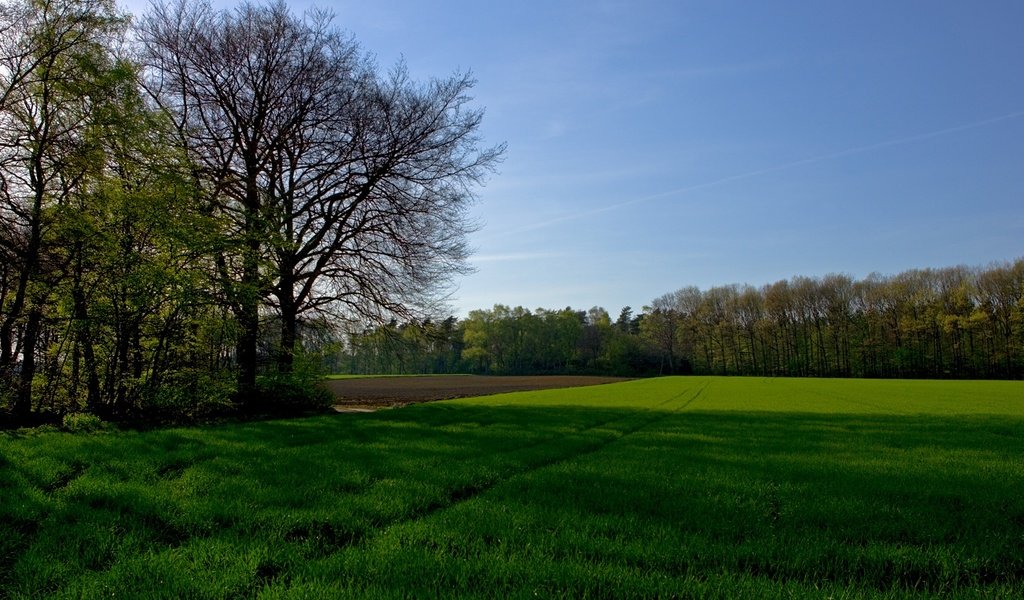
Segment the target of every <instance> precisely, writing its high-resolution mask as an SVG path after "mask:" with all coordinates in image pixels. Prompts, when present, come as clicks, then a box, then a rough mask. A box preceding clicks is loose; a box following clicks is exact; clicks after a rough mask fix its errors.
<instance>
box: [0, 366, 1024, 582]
mask: <svg viewBox="0 0 1024 600" xmlns="http://www.w3.org/2000/svg"><path fill="white" fill-rule="evenodd" d="M886 383H889V384H893V385H892V386H891V387H889V386H886V385H884V384H886ZM952 383H959V382H952ZM947 385H948V384H946V383H938V382H854V381H846V382H840V381H821V380H817V381H815V380H768V381H764V380H754V379H713V378H685V379H659V380H646V381H637V382H630V383H624V384H614V385H608V386H599V387H594V388H582V389H574V390H551V391H545V392H531V393H518V394H507V395H501V396H492V397H487V398H481V399H464V400H459V401H452V402H442V403H435V404H428V405H419V406H414V407H409V408H405V409H402V410H394V411H385V412H381V413H374V414H364V415H343V416H322V417H313V418H306V419H297V420H291V421H271V422H261V423H247V424H241V425H238V424H235V425H225V426H219V427H213V428H208V429H168V430H161V431H149V432H141V433H140V432H123V433H98V434H92V435H69V434H62V433H45V434H29V435H26V436H21V437H17V436H10V435H7V436H0V498H2V500H3V501H2V503H0V596H2V597H37V596H54V597H76V598H77V597H83V596H84V597H97V596H101V595H103V596H111V595H114V596H116V597H146V598H154V597H166V598H176V597H194V598H229V597H252V596H260V597H267V598H288V597H294V598H318V597H450V596H453V595H457V596H462V597H474V596H476V597H504V596H508V597H527V596H529V597H536V596H540V597H566V598H569V597H572V598H579V597H592V598H623V597H659V596H660V597H670V596H679V597H697V598H701V597H705V598H729V597H778V598H781V597H814V598H818V597H828V596H832V597H834V598H842V597H845V598H860V597H865V598H868V597H872V598H873V597H904V596H915V597H919V596H935V597H965V598H968V597H978V598H982V597H1016V596H1020V595H1021V594H1022V592H1024V554H1022V553H1021V551H1020V548H1021V547H1024V499H1022V495H1021V493H1020V490H1021V489H1024V416H1022V413H1024V407H1022V406H1021V398H1022V397H1024V394H1022V393H1021V392H1022V391H1024V387H1022V386H1021V384H1020V383H1014V382H1010V383H1009V384H1006V383H1000V382H992V383H989V382H985V383H982V382H975V383H973V384H965V385H963V386H962V387H957V386H953V387H946V386H947ZM930 408H931V409H932V410H931V412H929V409H930Z"/></svg>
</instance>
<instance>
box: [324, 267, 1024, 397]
mask: <svg viewBox="0 0 1024 600" xmlns="http://www.w3.org/2000/svg"><path fill="white" fill-rule="evenodd" d="M335 366H336V367H337V368H340V369H342V370H345V371H349V372H354V373H359V372H365V373H370V372H373V373H450V372H468V373H494V374H527V373H530V374H538V373H595V374H598V373H599V374H615V375H632V376H642V375H650V374H668V373H681V374H685V373H694V374H717V375H763V376H801V377H803V376H814V377H920V378H1021V377H1024V259H1018V260H1016V261H1014V262H1012V263H1004V264H996V265H992V266H990V267H987V268H968V267H951V268H946V269H924V270H912V271H907V272H904V273H900V274H898V275H894V276H888V277H885V276H879V275H871V276H869V277H867V278H865V279H862V280H854V279H853V278H851V277H848V276H845V275H828V276H825V277H821V278H811V277H794V278H792V279H789V280H784V281H778V282H775V283H772V284H769V285H765V286H762V287H760V288H756V287H752V286H749V285H729V286H719V287H713V288H711V289H708V290H703V291H702V290H700V289H697V288H695V287H686V288H682V289H680V290H678V291H676V292H673V293H670V294H666V295H664V296H661V297H660V298H657V299H656V300H654V301H653V302H652V303H651V305H650V306H646V307H644V309H643V311H642V312H641V313H640V314H638V315H636V316H634V315H633V313H632V310H631V309H630V308H629V307H627V308H625V309H623V311H622V313H621V314H620V315H619V316H618V318H617V319H616V320H615V321H614V322H613V321H612V319H611V318H610V316H609V315H608V313H607V311H605V310H604V309H602V308H599V307H595V308H592V309H590V310H588V311H577V310H573V309H571V308H566V309H563V310H545V309H538V310H536V311H529V310H526V309H523V308H521V307H519V308H509V307H507V306H501V305H499V306H495V307H494V308H493V309H491V310H477V311H473V312H471V313H469V315H468V316H467V318H466V319H464V320H462V321H456V320H455V319H452V318H450V319H448V320H446V321H444V322H443V323H442V324H440V325H439V324H434V323H430V322H426V323H419V324H417V323H407V324H403V325H398V324H396V323H392V324H390V325H388V326H387V327H383V328H369V329H366V330H364V331H362V332H359V333H358V334H355V335H352V336H351V338H350V340H349V343H348V344H347V345H346V349H345V350H344V351H343V352H342V353H341V354H340V355H339V357H338V358H337V363H336V365H335Z"/></svg>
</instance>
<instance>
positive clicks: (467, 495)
mask: <svg viewBox="0 0 1024 600" xmlns="http://www.w3.org/2000/svg"><path fill="white" fill-rule="evenodd" d="M707 387H708V384H707V383H705V384H704V385H702V386H701V387H700V388H698V389H696V390H695V391H694V390H691V389H690V388H684V389H683V390H682V391H680V392H679V393H678V394H675V395H673V396H671V397H669V398H667V399H666V400H664V401H662V402H659V403H658V404H655V405H653V406H649V407H644V408H641V409H638V410H636V411H633V412H631V413H629V414H627V415H625V416H616V417H613V418H611V419H606V420H604V421H601V422H598V423H594V424H591V425H587V426H585V427H579V428H577V429H575V430H574V431H571V432H569V433H566V434H564V435H560V436H558V437H555V438H548V439H544V440H539V441H537V442H535V443H532V444H526V445H523V446H518V447H516V448H515V449H514V450H511V451H509V452H502V454H510V453H512V452H522V451H523V450H529V449H532V448H539V447H542V446H546V445H550V444H556V443H559V442H561V441H564V440H565V439H567V438H569V437H570V436H574V435H576V436H578V435H581V434H585V433H587V432H591V431H597V430H600V429H602V428H606V427H607V426H609V425H610V424H613V423H618V422H628V421H629V420H631V419H634V418H637V417H645V418H642V419H640V420H639V422H637V423H635V424H633V425H630V426H627V427H625V428H623V429H622V430H612V431H610V432H609V433H610V435H608V436H607V437H604V438H602V439H599V440H596V441H594V442H591V443H587V444H584V445H583V447H582V448H579V449H578V450H576V451H574V452H570V453H568V454H563V455H559V456H551V457H548V458H544V459H541V460H538V461H536V462H532V463H530V464H528V465H526V466H525V467H522V468H518V469H510V470H508V471H506V472H504V473H501V474H499V475H497V476H495V477H493V478H490V479H488V480H485V481H479V482H472V483H468V484H466V485H462V486H457V487H455V488H453V489H451V490H449V491H448V492H447V493H446V494H445V495H443V496H442V497H439V498H436V499H435V500H433V501H431V502H429V503H427V504H425V505H423V506H421V507H417V508H414V509H413V510H411V511H410V512H408V513H406V514H404V515H402V516H400V517H397V518H394V519H388V520H385V521H382V522H378V523H374V527H373V529H370V530H362V531H347V532H340V534H339V533H338V532H335V534H333V535H331V536H330V537H332V538H334V539H335V543H334V544H330V546H331V548H330V550H331V551H339V550H342V549H344V548H347V547H352V546H358V545H361V544H363V543H365V542H367V541H368V540H370V539H372V538H374V537H376V536H377V535H379V534H380V533H381V532H383V531H384V530H386V529H388V528H390V527H393V526H396V525H403V524H407V523H414V522H416V521H420V520H422V519H426V518H428V517H430V516H432V515H434V514H437V513H440V512H442V511H445V510H448V509H451V508H455V507H457V506H459V505H461V504H463V503H464V502H468V501H470V500H472V499H474V498H476V497H477V496H480V495H481V494H483V493H485V492H487V491H489V490H491V489H492V488H494V487H496V486H498V485H500V484H502V483H505V482H508V481H511V480H512V479H514V478H516V477H520V476H522V475H528V474H530V473H534V472H536V471H539V470H541V469H545V468H547V467H551V466H553V465H557V464H561V463H565V462H568V461H571V460H575V459H578V458H581V457H585V456H589V455H591V454H595V453H597V452H600V451H601V450H603V449H605V448H607V447H608V446H610V445H611V444H613V443H615V442H617V441H619V440H622V439H624V438H626V437H628V436H631V435H634V434H636V433H638V432H640V431H642V430H644V429H646V428H648V427H650V426H651V425H653V424H655V423H657V422H659V421H663V420H664V419H666V418H668V417H669V416H672V415H675V414H678V413H680V412H682V411H684V410H686V409H687V408H688V407H690V406H691V405H692V404H693V402H694V401H696V400H697V399H698V398H700V397H701V396H702V395H703V393H704V390H705V389H706V388H707ZM691 394H692V395H691ZM687 396H689V397H687ZM679 399H684V401H683V402H682V404H680V405H679V406H676V407H674V408H671V409H670V410H664V408H665V407H667V406H669V405H670V404H671V403H673V402H675V401H677V400H679ZM371 485H372V484H371Z"/></svg>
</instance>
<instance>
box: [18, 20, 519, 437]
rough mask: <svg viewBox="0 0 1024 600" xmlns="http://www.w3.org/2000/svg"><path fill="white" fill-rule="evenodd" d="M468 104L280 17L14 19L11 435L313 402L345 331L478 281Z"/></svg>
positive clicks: (329, 30)
mask: <svg viewBox="0 0 1024 600" xmlns="http://www.w3.org/2000/svg"><path fill="white" fill-rule="evenodd" d="M472 86H473V81H472V80H471V79H470V78H469V77H467V76H465V75H454V76H451V77H448V78H444V79H436V80H431V81H428V82H416V81H412V80H410V79H409V77H408V76H407V74H406V72H405V69H404V68H403V67H402V66H401V65H398V66H396V67H395V68H393V69H391V70H390V71H388V72H382V71H380V69H378V67H377V66H376V64H375V63H374V62H373V61H372V60H371V59H370V58H369V57H368V55H366V54H365V53H363V51H362V50H361V49H360V48H359V46H358V45H357V44H356V43H355V41H353V40H352V39H351V37H349V36H348V35H346V34H344V33H342V32H341V31H340V30H338V29H336V28H335V27H333V26H332V25H331V20H330V17H329V16H328V15H327V14H326V13H320V12H315V11H313V12H309V13H306V14H305V15H303V16H301V17H299V16H295V15H293V14H292V13H291V12H290V11H289V10H288V9H287V7H286V6H285V5H284V4H282V3H268V4H249V3H244V4H241V5H240V6H239V7H238V8H236V9H233V10H214V9H213V8H212V7H211V6H210V5H209V4H208V3H206V2H203V1H201V0H173V1H172V2H170V3H162V2H158V3H155V4H154V5H152V6H151V7H150V9H149V11H148V12H147V13H146V14H145V15H143V16H141V17H140V18H139V19H138V20H136V21H135V22H134V23H133V22H132V21H131V19H129V18H128V17H127V16H126V14H124V13H122V12H120V11H119V10H118V9H117V7H116V6H115V5H114V4H113V3H112V2H110V1H108V0H0V420H3V421H5V422H7V423H25V422H32V421H38V420H43V419H54V418H59V417H61V416H62V415H65V414H68V413H79V412H88V413H92V414H94V415H99V416H102V417H104V418H120V419H135V418H142V419H147V418H160V417H161V416H163V415H167V416H171V417H180V416H190V415H191V416H195V415H198V414H201V413H204V412H209V411H217V410H222V409H233V408H238V407H242V408H245V407H249V408H252V407H259V406H260V405H261V403H276V402H282V401H289V400H294V401H302V402H304V401H316V398H315V396H316V395H317V392H316V391H315V390H314V389H313V388H312V386H311V385H309V384H310V383H311V381H312V375H308V370H307V369H306V366H308V365H315V366H319V361H320V357H317V356H309V352H308V351H309V349H310V348H311V347H314V346H317V347H321V346H323V344H322V342H323V340H324V339H332V338H333V334H332V329H333V328H335V327H336V326H337V324H339V323H344V322H346V321H347V320H354V319H359V320H361V321H369V322H387V320H388V319H390V318H401V319H404V320H409V319H412V318H415V317H417V316H418V315H420V314H424V313H425V311H426V309H427V307H429V306H431V305H432V302H433V300H434V298H435V296H436V293H437V292H444V290H445V289H446V286H447V285H448V284H449V283H450V279H451V277H452V276H453V275H455V274H457V273H460V272H463V271H464V270H465V259H466V256H467V250H466V241H465V235H466V232H467V231H468V229H469V228H468V226H467V220H466V218H465V213H466V210H467V208H468V206H469V204H470V203H471V202H472V200H473V198H474V196H473V193H474V192H473V190H474V189H475V187H476V184H477V183H479V181H480V179H481V178H482V177H483V176H484V175H485V174H486V173H487V172H489V171H490V170H491V168H492V166H493V164H494V163H495V162H496V161H497V160H498V159H499V158H500V155H501V153H502V148H501V147H496V148H481V147H480V146H479V144H480V142H479V139H478V136H477V130H478V127H479V124H480V122H481V118H482V113H481V112H480V111H479V110H476V109H473V108H471V107H470V106H469V98H468V96H467V93H468V91H469V90H470V88H471V87H472ZM324 347H326V346H324ZM307 375H308V376H307Z"/></svg>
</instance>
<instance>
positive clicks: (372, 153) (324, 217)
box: [0, 0, 1024, 424]
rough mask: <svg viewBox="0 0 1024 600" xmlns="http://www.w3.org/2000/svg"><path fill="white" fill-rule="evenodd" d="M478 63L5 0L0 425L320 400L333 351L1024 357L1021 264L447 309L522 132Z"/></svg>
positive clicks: (793, 365)
mask: <svg viewBox="0 0 1024 600" xmlns="http://www.w3.org/2000/svg"><path fill="white" fill-rule="evenodd" d="M473 83H474V82H473V80H472V79H471V78H470V77H469V76H468V75H466V74H455V75H452V76H449V77H445V78H440V79H431V80H429V81H426V82H418V81H413V80H411V79H410V77H409V76H408V74H407V72H406V70H405V69H404V68H403V66H402V65H401V64H399V65H396V66H394V67H392V68H391V69H389V70H386V71H384V70H381V69H380V68H379V67H378V66H377V65H376V64H375V63H374V62H373V60H372V59H371V58H369V57H368V55H367V54H366V53H365V52H363V50H362V49H361V48H360V47H359V45H358V44H357V43H356V42H355V41H354V40H353V39H351V38H350V37H349V36H347V35H345V34H343V33H341V32H340V30H338V29H337V28H335V27H334V26H333V25H332V23H331V19H330V17H329V16H328V15H327V14H325V13H319V12H315V11H313V12H309V13H306V14H304V15H302V16H296V15H294V14H293V13H291V12H290V11H289V10H288V9H287V7H286V6H285V5H284V4H281V3H270V4H241V5H240V6H239V7H237V8H234V9H228V10H215V9H213V8H212V7H211V6H210V5H209V4H207V3H205V2H203V1H201V0H174V1H172V2H169V3H162V2H158V3H156V4H154V5H153V6H151V7H150V9H149V10H148V12H147V13H146V14H144V15H142V16H141V17H139V18H138V19H135V20H132V19H129V18H128V17H127V16H126V15H125V14H124V13H122V12H120V11H119V10H118V8H117V7H116V5H114V4H113V3H112V2H110V1H108V0H0V420H2V421H3V422H4V423H6V424H20V423H31V422H38V421H41V420H53V419H59V418H61V417H63V416H65V415H68V414H75V413H82V412H85V413H91V414H93V415H97V416H101V417H103V418H116V419H146V420H149V419H164V418H170V419H181V418H186V419H188V418H197V417H203V416H204V415H208V414H211V413H221V412H225V411H234V410H239V409H243V410H245V409H252V410H256V411H261V410H266V409H272V408H276V407H279V406H281V405H303V404H308V403H310V402H313V403H315V402H318V401H322V400H325V399H324V398H322V397H320V393H319V392H318V391H317V388H316V386H315V385H314V383H315V382H316V380H317V378H318V377H319V375H320V374H321V373H323V372H324V371H333V372H352V373H451V372H470V373H502V374H515V373H524V374H525V373H605V374H618V375H631V376H632V375H652V374H664V373H714V374H757V375H798V376H844V377H845V376H852V377H861V376H866V377H1000V378H1019V377H1021V376H1022V375H1024V300H1022V289H1024V261H1022V260H1017V261H1016V262H1014V263H1012V264H997V265H992V266H990V267H987V268H964V267H956V268H949V269H941V270H923V271H910V272H906V273H902V274H899V275H896V276H892V277H880V276H872V277H869V278H867V279H865V280H862V281H854V280H852V279H851V278H849V277H846V276H842V275H830V276H827V277H824V278H821V279H816V278H806V277H798V278H794V279H792V280H789V281H781V282H777V283H774V284H771V285H767V286H764V287H762V288H753V287H749V286H726V287H716V288H712V289H710V290H706V291H701V290H698V289H696V288H684V289H681V290H679V291H678V292H675V293H672V294H667V295H665V296H663V297H661V298H658V299H655V300H654V301H653V302H652V303H651V305H650V306H648V307H644V308H643V309H642V310H641V311H639V312H638V313H636V314H634V312H633V311H632V310H631V309H628V308H627V309H624V310H623V311H622V313H621V314H619V315H618V316H617V317H616V318H614V319H613V318H612V317H611V316H610V315H608V313H607V312H606V311H605V310H603V309H601V308H592V309H590V310H585V311H579V310H573V309H570V308H566V309H562V310H544V309H537V310H532V311H531V310H526V309H523V308H509V307H505V306H495V307H494V308H493V309H489V310H477V311H473V312H471V313H469V315H468V316H467V317H466V318H465V319H461V320H458V319H455V318H452V317H449V318H444V316H443V315H445V314H446V313H445V312H444V308H443V304H440V305H439V304H438V303H437V299H438V298H443V297H445V294H446V292H447V291H448V290H450V284H451V283H452V281H453V280H454V277H455V276H457V275H459V274H461V273H464V272H465V271H466V270H467V265H466V259H467V257H468V254H469V251H468V248H467V245H466V236H467V234H468V233H469V232H470V231H471V230H472V224H471V222H470V221H469V220H468V219H467V211H468V209H469V207H470V205H471V204H472V202H473V200H474V198H475V193H476V189H477V187H478V185H479V184H480V183H481V182H482V180H483V179H484V178H485V177H486V176H487V175H488V174H489V173H491V172H492V171H493V169H494V167H495V165H496V164H497V163H498V162H499V161H500V159H501V156H502V154H503V152H504V147H503V146H500V145H499V146H494V147H488V146H485V145H483V143H482V141H481V140H480V139H479V137H478V130H479V126H480V123H481V119H482V118H483V114H482V111H480V110H479V109H476V108H473V106H472V102H471V99H470V97H469V96H468V94H469V92H470V91H471V88H472V86H473ZM438 315H441V316H440V317H438Z"/></svg>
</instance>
